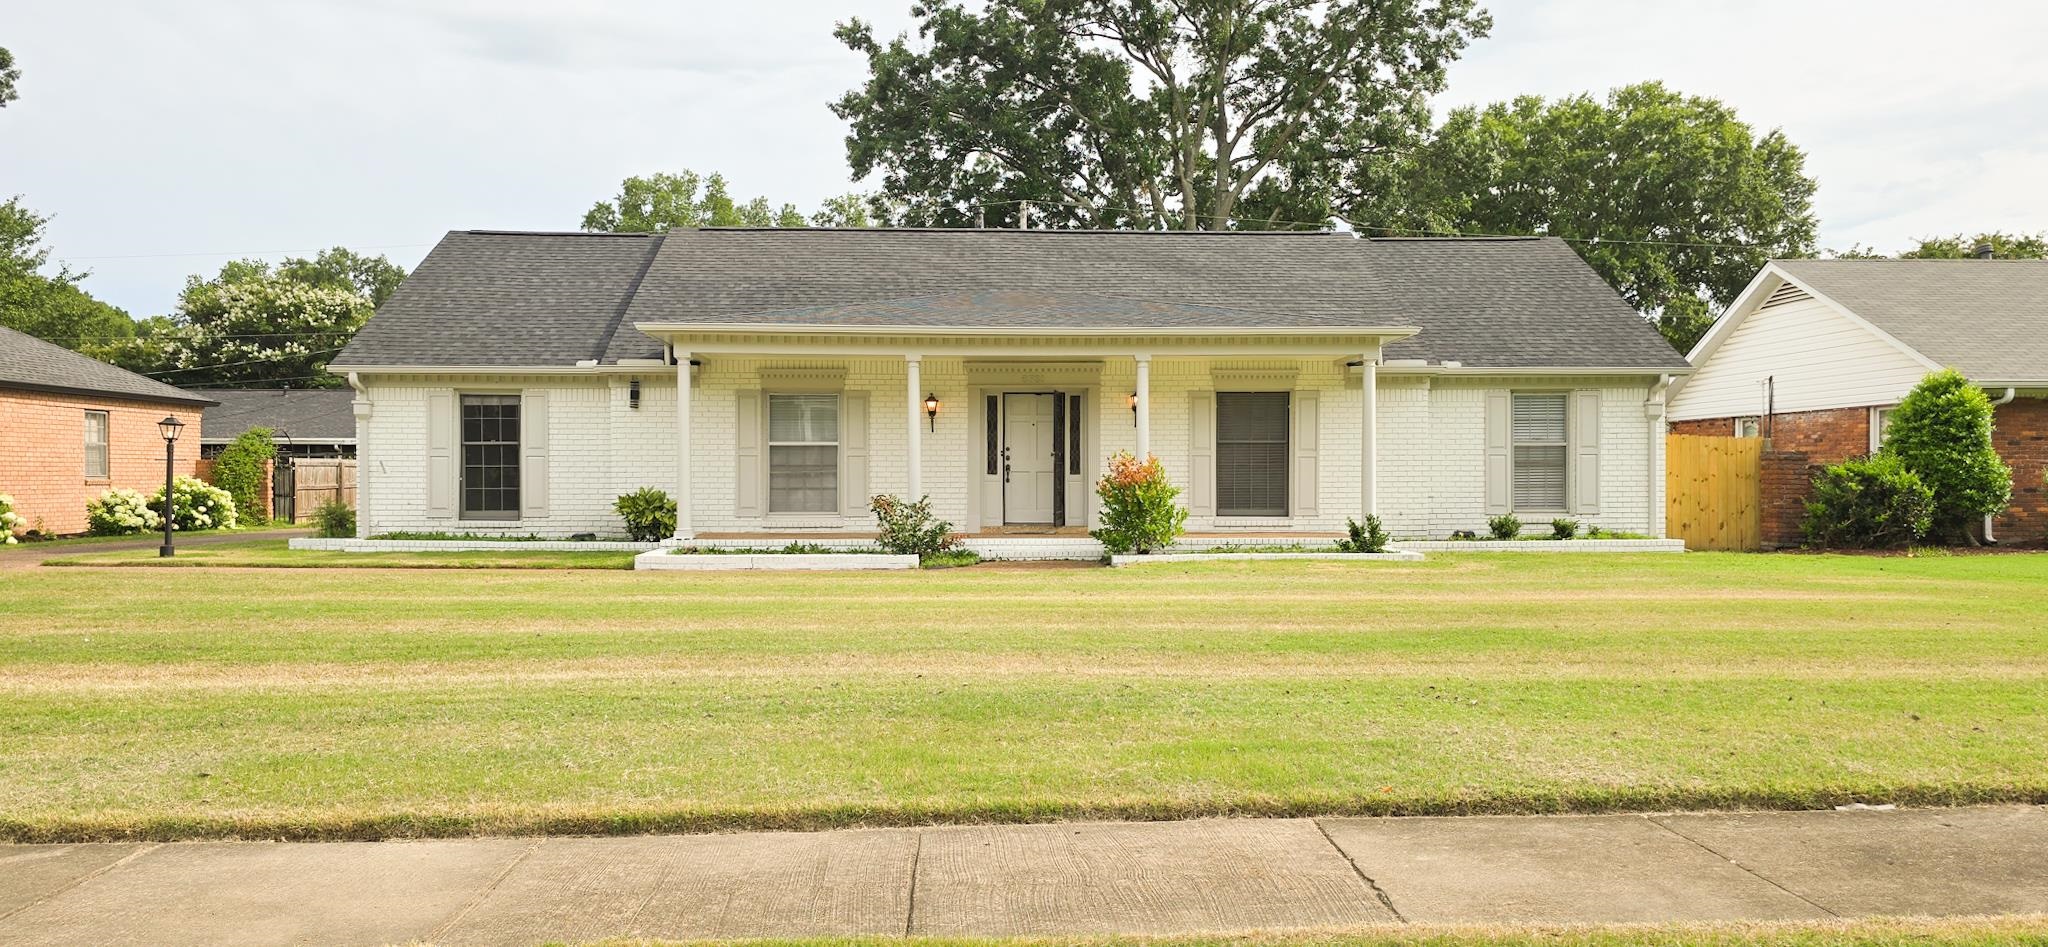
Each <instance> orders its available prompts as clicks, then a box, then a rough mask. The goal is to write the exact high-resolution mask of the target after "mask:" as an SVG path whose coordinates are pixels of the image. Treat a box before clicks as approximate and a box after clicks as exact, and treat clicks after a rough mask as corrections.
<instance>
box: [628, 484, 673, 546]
mask: <svg viewBox="0 0 2048 947" xmlns="http://www.w3.org/2000/svg"><path fill="white" fill-rule="evenodd" d="M612 509H613V510H616V511H617V512H618V514H619V516H620V517H621V518H622V519H624V520H625V521H626V533H627V535H629V536H632V537H633V541H634V542H642V543H651V542H659V541H661V540H664V539H667V538H668V537H670V536H674V535H675V534H676V501H675V500H674V499H672V498H670V497H669V495H668V491H666V490H657V489H655V488H653V487H641V488H640V489H638V490H635V491H633V492H632V493H628V494H626V495H625V496H622V497H620V498H618V499H617V500H615V501H613V503H612Z"/></svg>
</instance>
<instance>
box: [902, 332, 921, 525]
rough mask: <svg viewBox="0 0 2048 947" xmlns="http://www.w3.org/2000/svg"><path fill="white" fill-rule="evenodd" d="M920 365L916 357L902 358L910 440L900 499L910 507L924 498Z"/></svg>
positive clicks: (906, 444)
mask: <svg viewBox="0 0 2048 947" xmlns="http://www.w3.org/2000/svg"><path fill="white" fill-rule="evenodd" d="M922 362H923V360H922V359H921V358H920V357H919V356H916V355H905V356H903V368H904V376H905V377H906V378H907V379H908V382H909V386H908V387H906V388H905V389H904V397H906V398H908V399H909V401H910V409H909V413H908V415H906V416H907V417H908V418H909V419H910V432H909V434H910V436H909V437H907V438H905V439H904V441H903V474H904V483H905V485H906V486H905V490H904V496H903V498H904V499H906V500H909V501H910V502H912V503H916V502H917V501H918V500H920V499H923V498H924V450H923V447H924V427H923V424H924V395H923V394H921V393H920V392H919V389H921V388H923V387H924V386H923V385H922V384H920V383H919V375H920V372H919V365H920V364H922Z"/></svg>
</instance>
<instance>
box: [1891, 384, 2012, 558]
mask: <svg viewBox="0 0 2048 947" xmlns="http://www.w3.org/2000/svg"><path fill="white" fill-rule="evenodd" d="M1991 411H1992V409H1991V399H1990V398H1987V397H1985V395H1984V391H1983V389H1980V388H1978V387H1977V386H1976V385H1973V384H1970V381H1969V379H1966V378H1964V377H1963V376H1962V373H1961V372H1958V371H1956V370H1954V369H1943V370H1941V371H1938V372H1935V373H1934V374H1931V375H1928V376H1927V377H1926V378H1923V379H1921V380H1920V384H1919V385H1917V386H1915V387H1914V388H1913V391H1912V393H1910V394H1908V395H1906V398H1905V400H1904V401H1901V402H1899V406H1898V408H1896V409H1894V410H1893V411H1892V418H1891V424H1890V425H1889V426H1888V427H1886V428H1885V434H1884V445H1883V447H1882V451H1883V453H1886V454H1890V455H1892V456H1894V457H1897V458H1898V459H1899V461H1900V463H1903V464H1905V466H1906V469H1907V470H1911V471H1912V472H1913V473H1914V474H1915V475H1917V476H1918V477H1919V478H1920V482H1921V483H1924V484H1926V485H1927V489H1928V490H1930V491H1932V492H1933V494H1934V521H1933V525H1932V526H1931V527H1930V528H1929V530H1928V535H1929V536H1930V537H1932V538H1934V539H1936V540H1939V541H1942V542H1967V541H1969V539H1970V524H1971V522H1973V521H1976V520H1981V519H1983V518H1984V517H1986V516H1989V515H1991V514H1993V513H1996V512H1998V511H2000V510H2003V509H2005V505H2006V503H2007V502H2009V501H2010V500H2011V499H2012V468H2010V467H2007V466H2006V465H2005V461H2003V460H2001V459H1999V456H1998V451H1996V450H1993V449H1992V447H1991Z"/></svg>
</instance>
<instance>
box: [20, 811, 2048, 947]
mask: <svg viewBox="0 0 2048 947" xmlns="http://www.w3.org/2000/svg"><path fill="white" fill-rule="evenodd" d="M2044 863H2048V809H2043V808H2039V807H1999V808H1978V809H1947V810H1908V811H1897V812H1878V811H1853V812H1782V813H1747V814H1699V815H1655V816H1641V815H1625V816H1592V817H1569V816H1560V817H1526V818H1449V819H1435V818H1431V819H1273V820H1206V821H1195V822H1157V823H1075V824H1060V825H1016V826H946V827H934V828H926V829H876V830H855V831H843V832H820V833H758V834H741V835H699V836H644V837H627V838H550V839H518V838H514V839H461V840H444V841H405V842H374V843H264V842H191V843H175V844H164V845H148V844H104V845H11V846H9V845H0V944H22V945H28V944H78V943H148V944H167V945H168V944H278V943H317V944H383V943H405V942H410V941H427V942H431V943H435V944H449V945H455V944H530V943H535V942H540V941H548V940H566V941H570V942H575V941H578V940H587V939H594V938H601V937H611V936H643V937H667V938H711V937H749V936H806V935H851V934H884V935H887V934H897V935H900V934H906V933H908V934H929V935H991V936H1002V935H1029V934H1051V935H1060V934H1172V933H1193V932H1209V931H1237V930H1251V929H1261V930H1284V929H1288V928H1309V927H1314V928H1330V927H1357V926H1369V925H1374V924H1402V923H1456V922H1493V923H1530V924H1556V923H1581V922H1583V923H1603V922H1629V921H1711V920H1722V921H1736V920H1800V919H1827V918H1832V917H1855V916H1867V915H1878V914H1887V915H1913V914H1925V915H1979V914H2017V913H2039V912H2048V870H2044V869H2043V867H2042V866H2043V865H2044Z"/></svg>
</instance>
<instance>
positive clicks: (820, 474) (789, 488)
mask: <svg viewBox="0 0 2048 947" xmlns="http://www.w3.org/2000/svg"><path fill="white" fill-rule="evenodd" d="M838 509H839V396H838V395H836V394H801V395H769V396H768V512H770V513H831V512H835V511H837V510H838Z"/></svg>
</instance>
